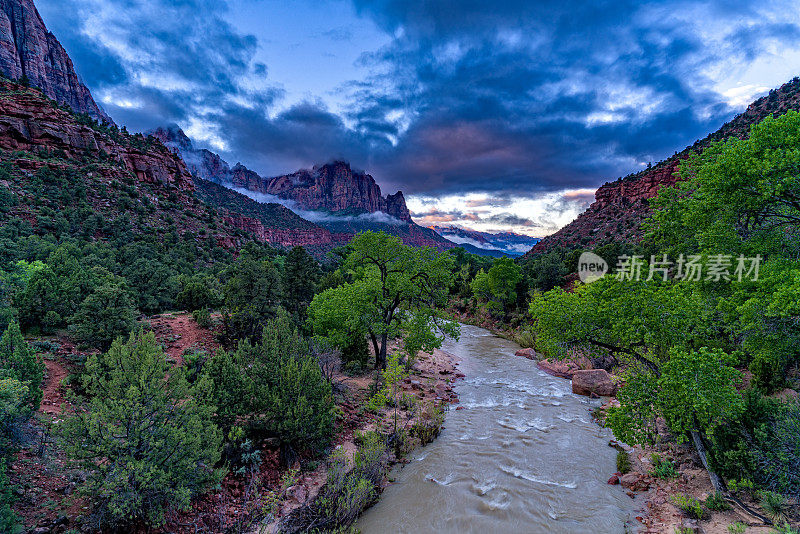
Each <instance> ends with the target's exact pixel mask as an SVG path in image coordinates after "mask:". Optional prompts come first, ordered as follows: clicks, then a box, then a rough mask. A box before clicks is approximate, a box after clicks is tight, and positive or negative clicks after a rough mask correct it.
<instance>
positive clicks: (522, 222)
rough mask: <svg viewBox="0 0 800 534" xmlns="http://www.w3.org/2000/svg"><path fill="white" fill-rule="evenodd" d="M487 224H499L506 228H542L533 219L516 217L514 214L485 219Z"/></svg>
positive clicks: (502, 214)
mask: <svg viewBox="0 0 800 534" xmlns="http://www.w3.org/2000/svg"><path fill="white" fill-rule="evenodd" d="M485 220H486V221H487V222H493V223H498V224H502V225H506V226H527V227H531V228H537V227H540V226H541V224H539V223H537V222H534V221H533V220H531V219H528V218H525V217H520V216H518V215H514V214H513V213H498V214H497V215H492V216H491V217H487V218H486V219H485Z"/></svg>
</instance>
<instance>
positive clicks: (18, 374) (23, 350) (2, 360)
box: [0, 322, 44, 410]
mask: <svg viewBox="0 0 800 534" xmlns="http://www.w3.org/2000/svg"><path fill="white" fill-rule="evenodd" d="M43 376H44V363H43V362H42V358H41V356H40V355H39V354H37V353H35V352H34V351H33V350H32V349H31V346H30V345H29V344H28V342H27V341H25V338H24V337H22V332H20V329H19V324H17V323H16V322H13V323H11V324H10V325H8V328H7V329H6V331H5V332H4V333H3V337H2V338H0V378H12V379H14V380H16V381H18V382H19V383H20V385H21V386H24V387H25V388H26V389H27V390H26V391H25V393H24V395H23V396H22V397H21V398H20V402H21V403H22V404H24V405H26V406H27V407H28V408H29V409H30V410H36V409H38V408H39V403H40V402H41V400H42V388H41V385H42V377H43Z"/></svg>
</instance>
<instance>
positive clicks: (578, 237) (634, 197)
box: [525, 78, 800, 258]
mask: <svg viewBox="0 0 800 534" xmlns="http://www.w3.org/2000/svg"><path fill="white" fill-rule="evenodd" d="M789 110H800V78H794V79H793V80H791V81H790V82H788V83H786V84H784V85H782V86H781V87H779V88H778V89H773V90H772V91H770V92H769V94H768V95H767V96H764V97H762V98H759V99H758V100H756V101H755V102H753V103H752V104H750V106H748V108H747V109H746V110H745V111H744V112H743V113H740V114H739V115H737V116H736V117H734V118H733V119H732V120H731V121H729V122H727V123H725V124H724V125H722V127H721V128H720V129H719V130H717V131H716V132H714V133H711V134H709V135H708V136H706V137H705V138H703V139H701V140H699V141H696V142H695V143H694V144H693V145H691V146H688V147H686V148H685V149H684V150H682V151H681V152H678V153H675V154H674V155H673V156H671V157H669V158H667V159H665V160H664V161H661V162H659V163H658V164H656V165H654V166H652V167H651V168H648V169H646V170H643V171H640V172H638V173H635V174H631V175H628V176H626V177H624V178H619V179H617V180H615V181H613V182H608V183H606V184H604V185H602V186H601V187H600V188H599V189H598V190H597V192H596V193H595V202H594V203H593V204H592V205H591V206H589V208H588V209H587V210H586V211H585V212H583V213H582V214H580V215H579V216H578V218H577V219H575V220H574V221H572V222H571V223H569V224H568V225H566V226H564V227H563V228H561V229H560V230H559V231H558V232H556V233H554V234H552V235H550V236H547V237H546V238H544V239H543V240H542V241H540V242H539V243H537V244H536V245H535V246H534V247H533V248H532V249H531V250H530V251H529V252H528V253H527V254H526V255H525V257H528V258H529V257H531V256H532V255H535V254H537V253H542V252H547V251H549V250H552V249H554V248H558V247H566V248H578V247H583V248H592V247H595V246H598V245H600V244H603V243H605V242H610V241H616V242H627V243H633V242H637V241H639V240H641V238H642V236H643V233H642V229H641V222H642V221H643V220H644V219H645V218H647V217H648V216H649V214H650V199H652V198H653V197H655V196H656V195H657V194H658V191H659V190H660V189H661V188H662V187H669V186H672V185H674V184H675V183H676V182H677V181H678V180H679V179H680V177H679V175H678V174H677V172H678V170H679V165H680V163H681V161H683V160H684V159H686V158H688V157H689V156H691V155H692V154H697V153H700V152H702V151H703V149H705V148H706V147H707V146H709V145H710V144H711V143H713V142H715V141H721V140H724V139H727V138H729V137H733V136H735V137H739V138H744V137H747V135H748V134H749V132H750V127H751V126H752V125H754V124H757V123H758V122H760V121H761V120H763V119H764V118H766V117H767V116H768V115H771V114H774V115H776V116H777V115H782V114H784V113H786V112H787V111H789Z"/></svg>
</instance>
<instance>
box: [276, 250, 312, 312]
mask: <svg viewBox="0 0 800 534" xmlns="http://www.w3.org/2000/svg"><path fill="white" fill-rule="evenodd" d="M319 278H320V268H319V264H317V262H316V261H315V260H314V258H312V257H311V256H310V255H309V253H308V252H306V249H304V248H303V247H294V248H293V249H292V250H290V251H289V253H288V254H287V255H286V258H285V260H284V264H283V287H284V307H285V308H286V309H287V310H288V311H289V313H291V314H292V316H294V317H295V318H296V319H300V318H302V317H303V316H304V315H305V312H306V308H307V307H308V305H309V304H310V303H311V299H313V298H314V292H315V291H316V288H317V283H318V282H319Z"/></svg>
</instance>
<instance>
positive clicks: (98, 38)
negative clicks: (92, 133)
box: [48, 0, 800, 224]
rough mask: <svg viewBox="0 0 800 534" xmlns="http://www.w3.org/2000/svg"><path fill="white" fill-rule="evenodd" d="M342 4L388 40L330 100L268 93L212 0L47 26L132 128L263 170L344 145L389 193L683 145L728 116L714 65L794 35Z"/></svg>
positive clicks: (626, 159)
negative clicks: (338, 109) (188, 136)
mask: <svg viewBox="0 0 800 534" xmlns="http://www.w3.org/2000/svg"><path fill="white" fill-rule="evenodd" d="M354 4H355V6H356V9H357V11H358V13H360V14H361V15H362V16H364V17H368V18H371V19H373V20H374V21H375V22H376V23H377V24H378V25H379V26H380V27H381V28H383V29H384V30H385V31H386V32H387V33H389V34H391V35H393V36H394V38H393V39H392V40H391V42H390V43H389V44H388V45H386V46H384V47H382V48H380V49H379V50H371V51H366V52H365V53H364V55H363V56H362V58H361V60H360V64H361V65H362V66H363V67H366V68H368V69H369V71H370V72H372V73H373V74H372V75H371V76H369V77H368V78H366V79H362V80H357V81H353V82H352V83H349V84H347V85H346V86H345V87H342V89H341V93H340V94H344V95H347V96H349V97H350V98H349V102H351V103H350V105H349V106H348V107H347V109H345V110H344V112H343V113H342V114H341V115H340V114H339V113H335V112H333V111H331V109H330V108H329V104H328V103H327V102H325V101H324V100H313V99H310V100H308V101H305V102H302V103H300V104H296V105H293V106H291V107H289V108H288V109H283V110H282V111H281V110H280V109H279V108H277V107H276V104H277V103H280V99H281V96H282V92H281V90H280V85H278V83H279V82H280V80H270V79H268V78H267V75H268V72H269V69H268V65H266V66H265V65H263V64H261V63H257V62H255V60H254V57H255V53H256V50H257V46H258V41H257V39H256V38H255V37H253V36H249V35H244V34H242V33H241V32H240V31H238V30H237V28H234V27H232V26H231V25H230V24H229V23H227V22H225V20H224V14H225V10H226V9H227V8H226V4H225V2H221V1H212V0H181V1H180V2H169V1H167V0H90V1H86V0H65V1H62V2H61V3H59V6H60V7H59V8H58V11H59V12H61V13H63V16H62V17H61V18H60V19H59V20H48V24H49V25H50V26H51V28H52V29H53V30H54V32H55V33H56V34H57V35H58V36H59V38H61V39H62V40H63V41H64V43H65V45H66V46H67V49H68V50H69V52H70V53H71V54H72V55H73V57H74V58H75V62H76V64H77V66H78V70H79V71H80V72H81V73H82V74H83V76H84V78H85V79H86V81H87V83H88V84H89V85H90V87H91V88H92V89H97V90H99V92H100V93H101V94H104V95H107V96H108V97H109V98H108V99H107V100H108V102H107V103H105V104H104V105H105V107H106V108H107V110H108V111H109V112H110V113H111V115H112V116H113V117H115V118H116V119H117V120H118V121H120V122H122V123H124V124H127V125H128V126H132V127H134V128H141V129H146V128H151V127H153V126H157V125H160V124H165V123H169V122H178V123H181V124H187V123H196V124H200V125H201V127H202V128H205V129H206V130H208V132H206V133H208V137H209V138H213V137H214V136H216V137H217V138H218V139H219V140H221V141H224V142H225V144H226V146H227V151H226V152H225V154H224V155H225V156H226V157H228V158H230V159H233V160H240V161H242V162H243V163H245V164H246V165H248V166H250V167H253V168H255V169H257V170H259V171H260V172H262V173H267V174H270V173H276V174H277V173H279V172H285V171H291V170H294V169H295V168H297V167H299V166H304V165H309V164H313V163H319V162H324V161H327V160H329V159H331V158H344V159H348V160H350V161H351V162H352V164H353V165H354V166H355V167H362V168H366V169H367V170H368V171H369V172H371V173H372V174H373V175H374V176H375V177H376V179H378V181H379V182H380V183H381V184H382V185H384V186H385V187H384V188H385V189H387V190H390V191H394V190H396V189H403V190H404V191H405V192H406V193H425V194H427V195H442V194H462V193H468V192H489V193H492V196H494V197H503V196H506V197H513V196H525V195H530V196H535V195H539V194H542V193H546V192H552V191H558V190H563V189H567V188H584V187H586V188H592V187H594V186H596V185H598V184H599V183H600V182H602V181H604V180H605V179H613V178H615V177H617V176H619V175H624V174H627V173H629V172H631V171H636V170H639V169H640V168H641V166H642V165H644V164H645V163H646V162H648V161H656V160H659V159H661V158H663V157H665V156H668V155H670V154H672V153H673V152H674V151H676V150H680V149H682V148H683V147H684V146H685V145H687V144H690V143H691V142H693V141H694V140H695V139H697V138H699V137H702V136H704V135H705V134H707V133H708V132H710V131H713V130H714V129H716V128H717V127H719V126H720V125H721V124H722V123H723V122H724V121H725V120H727V119H728V118H730V117H731V116H732V114H733V110H732V109H731V108H729V107H728V105H727V104H725V103H724V102H722V99H721V96H720V94H719V93H718V92H717V91H716V90H714V83H713V82H714V80H713V79H712V78H711V77H710V75H709V72H712V71H715V70H716V71H719V70H721V69H724V68H726V67H728V66H730V64H731V62H733V63H734V64H736V65H740V66H744V65H746V63H747V62H749V61H752V60H753V59H754V58H756V57H758V56H759V55H760V54H762V52H763V51H764V50H765V49H767V47H769V46H770V44H771V43H774V42H775V41H776V40H778V41H780V42H782V43H784V44H791V45H796V44H797V43H798V42H799V41H800V30H799V29H798V27H797V26H796V25H795V24H793V23H790V22H787V21H786V18H785V17H781V16H769V15H781V13H783V12H784V10H789V9H790V8H791V7H792V5H791V3H789V2H786V3H785V5H783V4H782V3H781V2H775V3H770V6H767V7H764V5H763V3H760V2H756V1H755V0H747V1H744V0H741V1H736V0H727V1H726V0H717V1H714V2H699V1H680V0H670V1H654V2H645V3H642V2H637V1H633V0H618V1H597V0H578V1H574V2H564V1H563V0H558V1H555V0H546V1H536V2H531V1H511V0H506V1H502V2H484V1H480V0H428V1H425V2H408V1H405V0H379V1H369V0H354ZM53 9H56V8H53ZM764 10H768V12H764ZM331 25H332V26H333V28H332V29H331V30H329V32H328V33H329V35H327V37H329V38H333V39H339V40H341V41H343V42H344V41H348V42H352V41H353V39H354V38H355V36H356V33H355V32H354V31H353V30H352V29H350V28H351V27H350V26H342V25H340V24H338V22H332V23H331ZM706 26H709V27H711V26H713V30H714V31H706V30H708V28H706ZM701 30H703V31H702V32H701ZM704 34H710V35H711V37H709V35H704ZM262 42H263V41H262ZM326 52H328V53H335V52H336V50H335V49H334V50H326ZM312 98H313V97H312ZM580 201H581V202H583V199H580ZM565 202H566V201H565ZM574 202H576V200H571V201H570V202H569V203H565V204H564V205H561V206H559V205H554V206H553V209H554V210H555V211H556V212H557V211H558V210H559V209H562V210H563V209H566V206H567V204H572V205H574ZM509 224H517V223H511V222H509ZM519 224H522V223H521V222H520V223H519Z"/></svg>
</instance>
